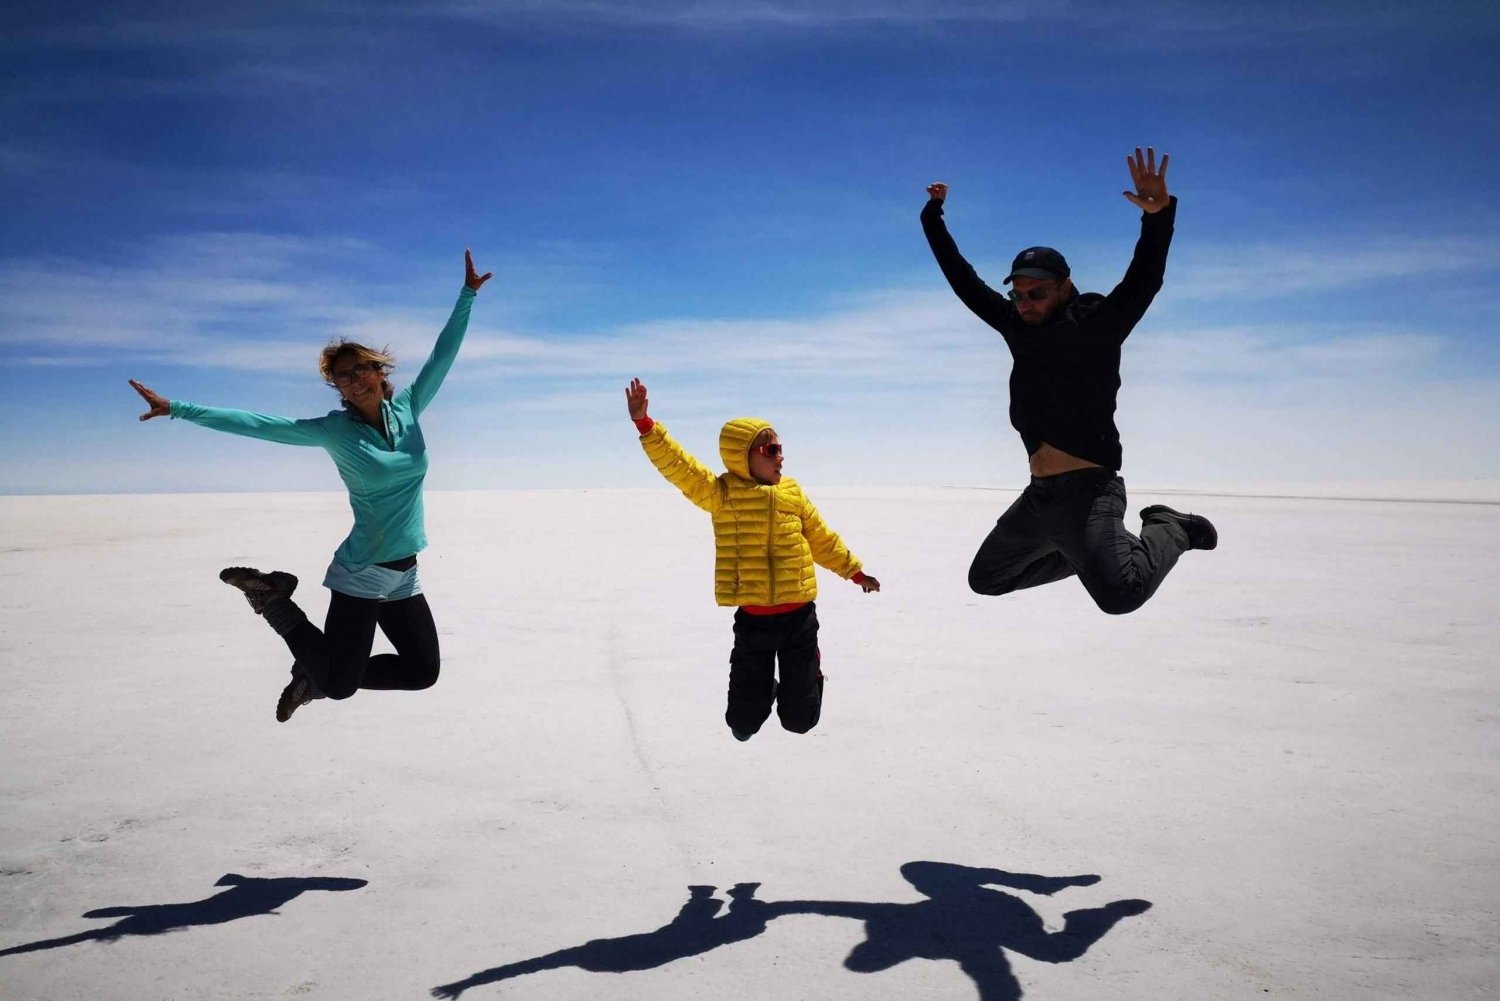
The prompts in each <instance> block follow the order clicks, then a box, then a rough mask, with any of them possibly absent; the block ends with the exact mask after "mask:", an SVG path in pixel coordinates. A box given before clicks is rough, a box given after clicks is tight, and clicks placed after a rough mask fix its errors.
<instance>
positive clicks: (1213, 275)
mask: <svg viewBox="0 0 1500 1001" xmlns="http://www.w3.org/2000/svg"><path fill="white" fill-rule="evenodd" d="M1497 270H1500V247H1497V245H1496V244H1495V242H1494V241H1492V240H1480V239H1469V238H1465V237H1451V238H1426V239H1423V238H1415V239H1402V240H1398V239H1386V240H1383V241H1381V242H1379V243H1376V244H1375V245H1373V246H1371V245H1369V244H1364V245H1361V244H1359V243H1355V242H1353V241H1351V240H1347V239H1346V240H1341V241H1335V240H1327V241H1324V242H1323V243H1321V244H1309V243H1306V242H1299V243H1298V244H1296V245H1295V246H1290V247H1289V246H1287V244H1286V243H1285V242H1283V243H1279V244H1270V243H1265V244H1240V245H1233V244H1221V245H1217V246H1213V245H1203V246H1199V247H1196V248H1194V254H1193V255H1192V257H1190V258H1188V259H1187V260H1185V261H1183V262H1182V263H1178V261H1176V260H1174V261H1173V262H1172V264H1171V266H1170V277H1169V282H1170V284H1171V294H1172V297H1173V298H1174V299H1223V298H1229V297H1241V298H1268V297H1276V298H1280V297H1284V296H1290V295H1296V294H1298V293H1306V292H1325V291H1330V290H1333V289H1342V288H1347V289H1356V288H1360V287H1362V286H1367V285H1371V284H1375V283H1377V282H1392V281H1396V280H1398V279H1413V280H1420V281H1423V282H1430V281H1431V280H1433V277H1434V276H1439V277H1447V276H1463V275H1472V274H1476V273H1484V272H1493V271H1497Z"/></svg>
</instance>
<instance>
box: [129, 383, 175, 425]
mask: <svg viewBox="0 0 1500 1001" xmlns="http://www.w3.org/2000/svg"><path fill="white" fill-rule="evenodd" d="M130 386H131V388H132V389H134V390H135V391H136V392H137V393H140V394H141V399H143V400H145V401H146V403H147V405H149V406H150V407H151V409H150V410H148V411H146V412H145V413H144V414H141V420H143V421H149V420H150V419H151V418H153V417H170V416H172V401H171V400H169V399H167V398H166V397H164V396H161V395H160V394H158V393H157V392H156V390H154V389H148V388H146V387H145V386H143V385H141V384H140V383H139V382H136V381H135V380H134V379H131V380H130Z"/></svg>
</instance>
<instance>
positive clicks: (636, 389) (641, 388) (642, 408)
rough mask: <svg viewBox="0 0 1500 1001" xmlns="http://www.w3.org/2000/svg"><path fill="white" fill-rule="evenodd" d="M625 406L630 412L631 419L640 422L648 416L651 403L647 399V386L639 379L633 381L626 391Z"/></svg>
mask: <svg viewBox="0 0 1500 1001" xmlns="http://www.w3.org/2000/svg"><path fill="white" fill-rule="evenodd" d="M625 406H626V407H627V408H629V410H630V419H631V420H633V421H638V420H640V419H641V418H643V417H645V416H646V408H647V407H648V406H650V401H648V400H647V399H646V384H645V383H644V382H642V381H641V380H639V379H631V380H630V387H629V388H628V389H626V390H625Z"/></svg>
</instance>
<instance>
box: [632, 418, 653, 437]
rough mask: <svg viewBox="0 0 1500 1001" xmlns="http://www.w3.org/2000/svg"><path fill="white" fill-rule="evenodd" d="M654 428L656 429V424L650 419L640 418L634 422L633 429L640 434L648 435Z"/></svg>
mask: <svg viewBox="0 0 1500 1001" xmlns="http://www.w3.org/2000/svg"><path fill="white" fill-rule="evenodd" d="M654 427H656V422H655V421H653V420H652V419H651V418H650V417H642V418H641V419H640V420H638V421H636V422H635V429H636V430H637V431H639V432H640V433H641V434H648V433H650V431H651V429H652V428H654Z"/></svg>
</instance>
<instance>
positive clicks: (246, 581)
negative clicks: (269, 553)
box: [219, 567, 297, 615]
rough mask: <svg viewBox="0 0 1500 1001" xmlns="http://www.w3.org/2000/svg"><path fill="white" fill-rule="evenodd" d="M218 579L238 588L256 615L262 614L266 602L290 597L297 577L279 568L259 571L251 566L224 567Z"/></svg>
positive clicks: (295, 587)
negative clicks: (267, 571) (263, 571)
mask: <svg viewBox="0 0 1500 1001" xmlns="http://www.w3.org/2000/svg"><path fill="white" fill-rule="evenodd" d="M219 579H220V580H222V581H223V582H224V583H226V584H228V585H229V586H230V587H237V588H239V589H240V591H242V592H243V593H244V595H245V600H246V601H248V602H250V607H251V608H252V609H254V610H255V614H256V615H264V614H265V613H266V605H267V604H269V603H270V602H272V601H275V600H276V599H278V598H290V597H291V596H292V592H293V591H295V590H297V578H296V577H293V576H292V575H291V574H289V573H283V572H282V571H280V570H272V571H271V572H270V573H261V572H260V571H259V570H255V569H253V568H251V567H225V568H224V569H223V570H220V571H219Z"/></svg>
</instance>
